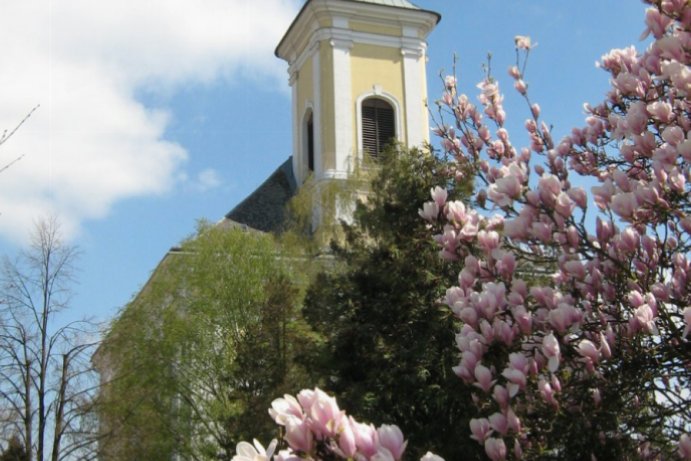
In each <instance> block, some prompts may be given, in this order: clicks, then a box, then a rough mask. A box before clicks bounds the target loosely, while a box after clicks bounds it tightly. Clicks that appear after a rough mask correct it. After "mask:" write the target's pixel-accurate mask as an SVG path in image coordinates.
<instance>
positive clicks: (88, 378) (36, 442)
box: [0, 219, 96, 461]
mask: <svg viewBox="0 0 691 461" xmlns="http://www.w3.org/2000/svg"><path fill="white" fill-rule="evenodd" d="M76 257H77V252H76V249H75V248H74V247H73V246H70V245H68V244H66V243H65V242H64V241H63V240H62V237H61V234H60V230H59V225H58V223H57V221H56V220H55V219H50V220H44V221H40V222H39V223H38V224H37V226H36V230H35V232H34V234H33V235H32V241H31V246H30V247H29V249H28V250H26V251H25V252H23V253H22V254H21V255H20V256H19V257H18V258H17V260H15V261H10V260H9V259H7V258H6V259H5V261H4V265H3V268H2V273H1V285H0V286H1V290H2V292H1V295H0V296H2V301H1V302H0V434H4V435H5V436H9V435H10V434H19V436H20V438H21V440H20V442H21V445H22V447H24V449H26V450H27V456H28V457H29V459H35V460H37V461H43V460H44V459H48V458H50V459H51V460H52V461H58V460H62V459H67V458H69V457H80V458H81V459H89V458H90V457H91V456H93V455H94V453H95V446H96V445H95V441H96V431H95V427H94V426H93V424H91V422H92V421H93V418H92V405H93V398H94V395H93V394H94V386H95V378H96V375H95V372H94V370H93V369H92V367H91V364H90V362H89V357H90V355H91V351H92V350H93V348H94V347H95V343H94V342H93V341H92V340H91V337H93V335H94V334H95V332H94V330H93V328H91V326H90V325H89V323H88V322H84V321H77V322H71V323H68V324H60V323H59V322H58V319H57V316H58V315H59V314H60V312H61V311H63V310H64V309H67V308H68V307H69V301H70V296H71V293H72V292H71V284H72V283H73V282H74V279H73V271H74V263H75V259H76Z"/></svg>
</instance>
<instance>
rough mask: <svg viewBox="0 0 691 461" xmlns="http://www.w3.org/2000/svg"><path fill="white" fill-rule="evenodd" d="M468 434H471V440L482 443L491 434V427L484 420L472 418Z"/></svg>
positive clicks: (487, 421) (486, 420)
mask: <svg viewBox="0 0 691 461" xmlns="http://www.w3.org/2000/svg"><path fill="white" fill-rule="evenodd" d="M470 432H471V433H472V435H471V438H473V439H475V440H477V441H478V442H480V443H484V442H485V440H487V438H488V437H489V436H490V435H491V433H492V426H491V425H490V422H489V420H488V419H486V418H480V419H476V418H473V419H471V420H470Z"/></svg>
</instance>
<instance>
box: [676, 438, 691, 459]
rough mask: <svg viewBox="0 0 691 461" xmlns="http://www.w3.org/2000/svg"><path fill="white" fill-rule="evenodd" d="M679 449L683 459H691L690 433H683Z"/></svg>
mask: <svg viewBox="0 0 691 461" xmlns="http://www.w3.org/2000/svg"><path fill="white" fill-rule="evenodd" d="M678 451H679V457H680V458H681V459H683V460H691V437H690V436H689V434H681V437H680V438H679V450H678Z"/></svg>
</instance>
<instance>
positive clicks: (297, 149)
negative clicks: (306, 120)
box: [288, 70, 305, 184]
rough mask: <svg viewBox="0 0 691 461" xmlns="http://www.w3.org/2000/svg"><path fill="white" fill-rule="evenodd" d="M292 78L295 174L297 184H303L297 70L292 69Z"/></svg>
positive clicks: (290, 82) (289, 81) (290, 81)
mask: <svg viewBox="0 0 691 461" xmlns="http://www.w3.org/2000/svg"><path fill="white" fill-rule="evenodd" d="M289 73H290V78H289V80H288V83H289V84H290V89H291V92H292V100H293V107H292V113H293V155H292V157H293V176H294V177H295V183H296V184H302V182H303V181H304V180H305V178H304V177H303V175H302V143H301V142H300V136H301V134H300V132H301V129H300V114H299V113H298V106H299V104H300V103H299V101H298V85H297V78H298V77H297V72H296V71H294V70H290V71H289Z"/></svg>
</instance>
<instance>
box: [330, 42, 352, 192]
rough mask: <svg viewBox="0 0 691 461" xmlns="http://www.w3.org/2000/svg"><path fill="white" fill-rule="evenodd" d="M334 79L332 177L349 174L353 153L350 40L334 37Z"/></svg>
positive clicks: (332, 43)
mask: <svg viewBox="0 0 691 461" xmlns="http://www.w3.org/2000/svg"><path fill="white" fill-rule="evenodd" d="M330 44H331V47H332V52H333V79H334V133H335V136H334V138H335V144H336V145H335V148H336V152H335V159H336V165H335V171H334V172H333V173H332V174H331V176H332V177H343V178H345V177H346V176H347V175H348V171H349V169H350V159H351V157H352V155H353V151H354V150H353V147H354V146H353V96H352V90H351V85H352V83H351V72H350V49H351V48H352V46H353V42H352V41H350V40H338V39H332V40H331V41H330Z"/></svg>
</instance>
